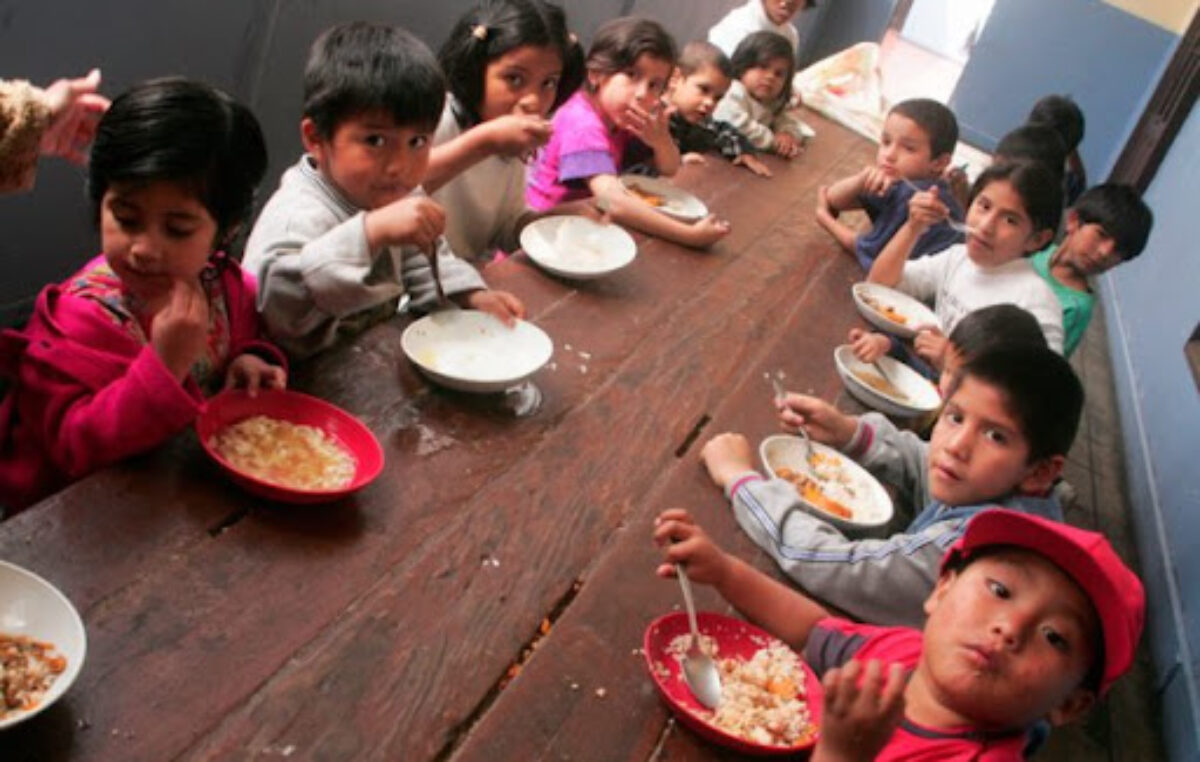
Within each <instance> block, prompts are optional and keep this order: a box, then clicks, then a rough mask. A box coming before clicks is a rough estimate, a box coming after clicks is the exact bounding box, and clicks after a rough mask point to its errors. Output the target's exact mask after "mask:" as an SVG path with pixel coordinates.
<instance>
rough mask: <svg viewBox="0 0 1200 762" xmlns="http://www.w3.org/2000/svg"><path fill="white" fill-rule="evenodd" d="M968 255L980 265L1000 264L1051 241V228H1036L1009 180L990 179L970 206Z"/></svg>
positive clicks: (968, 211) (993, 265) (997, 265)
mask: <svg viewBox="0 0 1200 762" xmlns="http://www.w3.org/2000/svg"><path fill="white" fill-rule="evenodd" d="M967 225H968V226H969V227H970V228H971V229H972V231H973V232H972V233H971V234H969V235H968V236H967V256H969V257H970V258H971V261H972V262H974V263H975V264H977V265H979V266H980V267H999V266H1000V265H1003V264H1006V263H1008V262H1012V261H1014V260H1017V259H1020V258H1021V257H1024V256H1025V255H1027V254H1030V253H1032V252H1035V251H1037V250H1038V249H1040V248H1042V247H1043V246H1045V245H1046V244H1047V243H1049V242H1050V239H1051V238H1052V237H1053V236H1054V231H1052V230H1038V231H1035V230H1034V229H1033V220H1031V219H1030V218H1029V215H1028V214H1027V213H1026V211H1025V201H1024V200H1023V199H1022V198H1021V194H1019V193H1017V190H1016V188H1014V187H1013V186H1012V183H1010V182H1008V181H1007V180H996V181H994V182H991V183H988V184H987V185H986V186H985V187H984V188H983V189H982V190H980V191H979V193H978V195H976V196H975V200H974V201H972V202H971V206H970V208H968V209H967Z"/></svg>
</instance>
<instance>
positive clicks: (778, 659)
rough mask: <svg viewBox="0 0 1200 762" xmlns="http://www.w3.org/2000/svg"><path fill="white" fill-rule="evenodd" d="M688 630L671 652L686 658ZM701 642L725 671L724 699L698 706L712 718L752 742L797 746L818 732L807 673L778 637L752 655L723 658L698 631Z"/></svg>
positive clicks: (734, 733) (721, 669) (709, 721)
mask: <svg viewBox="0 0 1200 762" xmlns="http://www.w3.org/2000/svg"><path fill="white" fill-rule="evenodd" d="M691 637H692V636H691V635H690V634H683V635H679V636H677V637H675V638H674V639H673V640H672V641H671V643H670V645H669V646H668V647H667V654H668V655H670V656H674V657H675V659H676V660H677V661H680V662H681V663H682V661H683V658H684V656H685V655H686V654H687V649H688V645H689V642H690V641H691ZM700 648H701V650H703V651H704V652H706V653H708V654H710V655H712V656H713V657H714V659H716V662H717V669H718V670H719V671H720V673H721V703H720V705H719V706H718V707H717V708H716V709H715V710H709V709H702V710H700V711H699V712H698V714H699V716H701V717H702V718H704V719H705V720H706V721H707V722H708V723H709V724H711V725H713V726H715V727H717V728H720V729H721V730H723V731H725V732H726V733H729V734H731V735H735V736H737V737H738V738H742V739H744V740H747V741H750V742H752V743H757V744H763V745H767V746H796V745H798V744H803V743H807V742H809V741H811V740H812V739H813V737H814V736H815V734H816V730H817V729H816V727H814V726H813V723H812V718H811V715H810V714H809V711H808V703H807V701H806V695H805V673H804V668H803V667H802V666H801V664H800V657H798V656H797V655H796V654H795V653H794V652H793V651H792V650H791V649H789V648H788V647H787V646H785V645H784V644H783V643H781V642H780V641H778V640H775V639H774V638H769V639H767V642H766V643H765V645H764V646H763V647H762V648H760V649H759V650H757V651H755V652H754V655H753V656H751V657H750V658H745V657H731V658H721V657H720V656H719V654H718V653H717V651H718V646H717V643H716V642H715V641H714V640H713V639H712V638H710V637H708V636H704V635H702V636H701V637H700Z"/></svg>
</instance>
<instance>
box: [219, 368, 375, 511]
mask: <svg viewBox="0 0 1200 762" xmlns="http://www.w3.org/2000/svg"><path fill="white" fill-rule="evenodd" d="M196 435H197V436H198V437H199V439H200V444H201V446H202V447H204V450H205V452H207V453H208V454H209V456H210V457H212V459H213V460H214V461H216V462H217V465H219V466H220V467H221V468H222V469H224V471H225V472H226V473H227V474H229V476H230V478H232V479H233V481H235V482H236V483H238V484H240V485H241V486H242V487H244V488H245V489H246V490H247V491H249V492H252V493H254V494H256V495H259V496H261V497H266V498H270V499H272V500H279V501H281V502H285V503H323V502H328V501H331V500H336V499H338V498H340V497H344V496H346V495H349V494H350V493H352V492H355V491H356V490H359V489H361V488H362V487H364V486H366V485H367V484H368V483H369V482H371V481H372V480H373V479H374V478H375V477H376V476H378V475H379V472H380V471H382V470H383V448H382V447H380V446H379V440H377V439H376V438H375V435H374V434H372V433H371V430H370V429H368V428H367V427H366V425H365V424H364V423H363V422H362V421H360V420H359V419H357V418H355V417H354V416H352V415H350V414H349V413H347V412H346V411H345V410H342V409H341V408H339V407H337V406H335V405H331V404H329V403H328V402H326V401H324V400H321V399H317V398H316V397H311V396H309V395H307V394H301V393H300V392H293V391H288V390H282V389H266V390H263V391H260V392H259V393H258V394H257V395H256V396H254V397H251V396H250V395H249V394H247V393H246V392H244V391H242V390H240V389H234V390H230V391H226V392H222V393H221V394H218V395H217V396H215V397H213V398H212V399H210V400H209V401H208V403H207V404H206V405H205V408H204V411H203V412H201V413H200V416H199V417H198V418H197V419H196Z"/></svg>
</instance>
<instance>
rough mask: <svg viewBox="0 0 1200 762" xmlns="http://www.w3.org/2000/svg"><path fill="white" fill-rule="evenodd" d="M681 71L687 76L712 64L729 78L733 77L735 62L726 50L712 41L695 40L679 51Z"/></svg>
mask: <svg viewBox="0 0 1200 762" xmlns="http://www.w3.org/2000/svg"><path fill="white" fill-rule="evenodd" d="M677 65H678V66H679V73H680V74H682V75H683V76H685V77H689V76H691V75H692V74H695V73H696V72H697V71H699V70H700V69H703V68H704V67H706V66H711V67H713V68H714V69H716V70H717V71H719V72H721V73H722V74H723V75H725V76H726V77H728V78H729V79H733V76H734V74H733V62H732V61H730V60H729V56H727V55H725V51H723V50H721V49H720V48H718V47H717V46H716V45H713V44H712V43H711V42H703V41H702V40H693V41H691V42H689V43H688V44H687V45H684V46H683V50H682V51H681V52H680V53H679V63H678V64H677Z"/></svg>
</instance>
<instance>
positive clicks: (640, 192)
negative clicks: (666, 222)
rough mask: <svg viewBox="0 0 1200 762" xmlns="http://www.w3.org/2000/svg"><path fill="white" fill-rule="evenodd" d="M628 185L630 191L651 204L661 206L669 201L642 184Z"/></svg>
mask: <svg viewBox="0 0 1200 762" xmlns="http://www.w3.org/2000/svg"><path fill="white" fill-rule="evenodd" d="M628 187H629V192H630V193H632V194H633V195H635V196H637V197H638V198H640V199H641V200H642V201H645V202H646V203H647V204H649V205H650V206H654V207H659V206H664V205H665V204H666V203H667V200H666V199H664V198H663V197H662V196H659V195H658V194H656V193H651V192H650V191H647V190H645V189H643V188H642V187H641V186H638V185H629V186H628Z"/></svg>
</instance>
